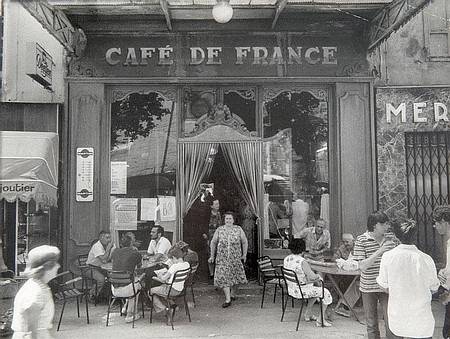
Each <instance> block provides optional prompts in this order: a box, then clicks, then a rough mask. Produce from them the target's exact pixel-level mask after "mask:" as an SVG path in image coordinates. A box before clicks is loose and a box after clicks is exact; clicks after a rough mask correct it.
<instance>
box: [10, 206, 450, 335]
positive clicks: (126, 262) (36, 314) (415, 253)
mask: <svg viewBox="0 0 450 339" xmlns="http://www.w3.org/2000/svg"><path fill="white" fill-rule="evenodd" d="M235 218H236V217H235V215H234V213H233V212H229V211H227V212H225V213H223V220H222V222H221V223H220V225H217V226H218V227H217V228H216V229H215V230H214V232H211V237H212V238H211V239H209V245H210V253H209V258H208V262H209V263H210V264H211V265H212V266H213V267H214V285H215V286H216V287H217V288H220V289H222V290H223V293H224V302H223V304H222V305H221V307H222V308H229V307H230V306H232V305H233V301H234V300H235V299H236V287H237V286H239V285H242V284H246V283H247V278H246V274H245V270H244V263H245V261H246V258H247V247H248V242H247V238H246V235H245V232H244V231H243V229H242V228H241V227H240V226H239V225H236V224H235ZM433 218H434V219H433V224H434V227H435V228H436V230H437V231H438V232H439V233H440V234H442V235H448V234H450V206H439V207H437V208H436V209H435V211H434V214H433ZM211 231H212V230H211ZM416 239H417V227H416V223H415V221H413V220H409V219H402V218H399V219H393V220H390V219H389V218H388V216H387V215H386V214H385V213H384V212H382V211H375V212H373V213H372V214H370V215H369V217H368V220H367V230H366V231H365V232H364V233H363V234H361V235H359V236H357V237H356V240H355V239H354V237H353V235H351V234H344V235H343V237H342V240H343V241H342V244H341V245H340V246H339V248H337V249H336V251H335V255H334V259H335V260H336V261H337V262H339V261H347V262H356V263H357V269H359V270H360V274H361V275H360V284H359V292H360V294H361V296H362V305H363V308H364V312H365V324H366V327H367V337H368V338H369V339H375V338H380V329H379V327H378V319H379V315H378V309H381V311H382V313H383V318H384V321H385V329H386V337H387V338H431V337H432V336H433V332H434V328H435V319H434V316H433V313H432V310H431V300H432V295H433V293H437V295H439V296H440V300H441V301H442V303H443V304H444V305H446V306H445V307H446V315H445V320H444V322H445V324H444V328H443V333H442V334H443V337H444V338H449V336H450V303H448V302H449V301H450V294H449V285H450V282H449V281H450V278H449V276H450V249H448V250H447V263H446V266H445V268H443V269H442V270H440V271H439V274H438V272H437V270H436V266H435V263H434V261H433V259H432V258H431V257H430V256H429V255H427V254H425V253H423V252H422V251H420V250H419V249H418V248H417V247H416V246H415V245H414V242H415V240H416ZM135 245H136V239H135V237H134V234H133V233H131V232H127V233H125V234H123V235H122V237H121V240H120V247H119V248H116V247H115V246H114V244H113V242H112V240H111V235H110V233H108V232H106V231H102V232H100V234H99V239H98V241H96V242H94V244H93V245H92V247H91V249H90V251H89V255H88V261H87V263H88V265H90V267H91V268H92V272H93V275H92V276H93V277H94V279H95V280H96V281H97V285H96V286H94V285H93V287H92V289H91V291H90V296H89V299H90V300H91V301H95V299H96V298H99V296H100V293H101V292H102V290H103V289H104V288H105V287H106V286H107V284H105V277H106V276H107V270H108V268H106V267H107V265H108V264H109V265H112V266H109V267H110V269H112V270H113V271H115V270H117V271H130V272H136V274H135V279H134V282H132V283H130V284H129V285H128V286H119V287H117V286H114V285H112V286H108V288H110V289H111V293H112V294H113V295H114V296H117V297H129V296H132V295H133V291H137V292H138V293H137V294H136V295H135V296H136V297H139V294H140V293H141V294H142V293H146V294H147V296H149V297H150V298H147V300H152V301H153V304H152V305H149V306H150V307H153V312H157V313H159V312H164V311H165V312H166V313H167V312H168V307H169V308H170V307H171V305H168V304H166V303H163V301H162V300H161V299H160V298H159V296H162V295H165V294H166V293H167V290H168V288H169V285H171V283H172V280H173V277H174V275H175V274H176V272H178V271H180V270H185V269H189V268H191V269H192V268H194V267H197V266H198V263H199V258H198V255H197V254H196V253H195V252H194V251H192V250H191V249H190V248H189V245H188V244H187V243H185V242H183V241H178V242H176V243H175V244H171V243H170V241H169V239H167V238H166V237H164V229H163V228H162V227H161V226H154V227H153V228H152V229H151V241H150V244H149V246H148V250H147V251H146V253H145V254H142V252H140V251H138V250H137V248H136V246H135ZM447 246H448V247H450V241H449V242H448V243H447ZM289 248H290V250H291V254H289V255H288V256H287V257H285V258H284V260H283V267H284V268H285V269H288V270H292V271H294V272H295V273H296V275H297V278H298V281H299V282H300V284H301V292H300V291H299V288H298V286H297V285H293V284H292V283H289V282H288V283H287V288H288V291H287V292H288V293H289V295H292V296H294V297H295V296H299V295H300V294H301V295H302V296H303V298H304V299H307V307H306V311H305V312H304V314H303V316H304V318H303V320H304V321H315V322H316V323H317V326H318V327H330V326H333V320H332V319H330V317H329V316H328V315H329V312H326V309H327V306H328V305H330V304H331V303H332V301H333V298H332V294H331V293H330V291H329V290H328V289H327V288H325V289H323V290H322V288H321V287H319V286H320V284H319V285H318V284H317V282H320V280H321V279H322V278H323V277H322V275H321V274H320V273H316V272H314V270H313V269H312V265H310V263H311V262H315V261H321V260H323V257H324V253H325V252H326V250H327V249H329V248H330V233H329V231H328V229H327V224H326V222H325V221H323V220H321V219H319V220H317V221H316V223H315V226H313V227H308V228H305V229H304V230H303V232H302V234H300V237H298V238H295V239H292V240H291V241H290V244H289ZM59 257H60V251H59V249H58V248H56V247H53V246H47V245H44V246H39V247H36V248H34V249H32V250H31V251H30V252H29V254H28V259H29V260H28V262H27V268H26V271H25V274H26V276H27V277H28V281H27V282H26V283H25V284H24V285H23V286H22V287H21V289H20V290H19V292H18V293H17V295H16V298H15V301H14V316H13V323H12V329H13V330H14V336H13V338H14V339H19V338H39V339H41V338H50V337H51V335H50V332H49V330H50V329H51V328H52V319H53V315H54V303H53V299H52V295H51V293H50V289H49V287H48V283H49V281H51V280H52V279H54V278H55V276H56V275H57V271H58V269H59V267H60V265H59V264H58V260H59ZM145 260H152V261H155V262H157V265H153V266H151V267H150V268H148V269H145V270H138V268H140V267H141V265H143V262H145ZM344 283H345V282H344ZM172 288H173V289H174V290H175V291H174V293H175V295H176V294H177V293H181V291H182V290H183V288H184V286H183V284H181V285H180V284H177V283H174V284H173V286H172ZM139 292H140V293H139ZM151 297H153V298H151ZM318 298H320V300H321V302H322V306H323V307H321V309H322V312H323V314H321V315H315V314H313V305H314V303H315V302H316V301H317V300H318ZM133 303H134V304H135V305H136V303H135V300H134V299H133V298H131V299H128V303H126V304H125V305H123V308H122V313H125V314H126V315H127V316H126V318H125V321H126V322H131V321H133V320H134V321H135V320H138V319H139V314H138V312H137V311H136V307H134V308H132V307H130V306H129V305H132V304H133ZM236 306H237V305H235V307H236ZM318 331H321V330H319V329H318Z"/></svg>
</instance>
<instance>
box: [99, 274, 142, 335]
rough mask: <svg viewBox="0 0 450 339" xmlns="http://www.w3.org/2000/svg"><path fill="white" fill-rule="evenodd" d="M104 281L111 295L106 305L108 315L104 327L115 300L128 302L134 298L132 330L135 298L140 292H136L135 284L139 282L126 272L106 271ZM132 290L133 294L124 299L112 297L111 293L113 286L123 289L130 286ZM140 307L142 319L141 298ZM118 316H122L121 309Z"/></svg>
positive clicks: (112, 293)
mask: <svg viewBox="0 0 450 339" xmlns="http://www.w3.org/2000/svg"><path fill="white" fill-rule="evenodd" d="M106 279H107V281H108V282H109V283H110V284H111V294H110V298H109V303H108V313H107V315H106V326H108V325H109V313H110V311H111V307H112V306H113V305H114V303H115V302H116V300H128V299H130V298H134V305H133V322H132V325H131V326H132V328H134V320H135V316H136V306H137V298H138V297H139V294H140V292H141V289H140V290H136V284H140V282H139V281H136V280H135V276H134V273H132V272H128V271H108V272H106ZM130 284H131V286H132V288H133V294H131V295H129V296H126V297H118V296H115V295H114V292H113V289H112V288H113V286H114V287H115V288H117V287H124V286H127V285H130ZM141 307H142V318H144V299H143V298H141ZM120 315H121V316H122V307H121V308H120Z"/></svg>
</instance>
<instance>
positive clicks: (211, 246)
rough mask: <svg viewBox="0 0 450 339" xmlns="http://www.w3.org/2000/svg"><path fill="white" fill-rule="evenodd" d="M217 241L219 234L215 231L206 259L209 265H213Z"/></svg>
mask: <svg viewBox="0 0 450 339" xmlns="http://www.w3.org/2000/svg"><path fill="white" fill-rule="evenodd" d="M218 241H219V234H218V232H217V230H216V231H215V232H214V236H213V238H212V239H211V243H210V250H211V255H210V257H209V259H208V261H209V262H210V263H213V262H214V260H215V258H216V248H217V242H218Z"/></svg>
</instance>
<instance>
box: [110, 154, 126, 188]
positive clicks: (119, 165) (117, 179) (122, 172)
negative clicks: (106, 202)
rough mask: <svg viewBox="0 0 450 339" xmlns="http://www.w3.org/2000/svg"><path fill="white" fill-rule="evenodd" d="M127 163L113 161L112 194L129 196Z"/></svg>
mask: <svg viewBox="0 0 450 339" xmlns="http://www.w3.org/2000/svg"><path fill="white" fill-rule="evenodd" d="M127 167H128V165H127V162H126V161H111V194H127Z"/></svg>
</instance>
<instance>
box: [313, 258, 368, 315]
mask: <svg viewBox="0 0 450 339" xmlns="http://www.w3.org/2000/svg"><path fill="white" fill-rule="evenodd" d="M306 260H307V262H308V263H309V264H310V266H311V268H312V269H313V270H314V271H316V272H318V273H321V275H322V276H323V279H324V280H325V278H326V277H328V278H329V279H330V281H331V283H332V285H333V288H334V290H335V291H336V292H337V294H338V295H339V300H338V302H337V304H336V305H340V304H341V303H343V302H345V304H346V305H347V307H348V308H349V309H350V311H351V312H352V314H353V315H354V316H355V318H356V320H357V321H358V322H359V323H361V324H362V322H361V321H360V320H359V318H358V316H357V315H356V312H355V310H354V309H353V306H352V305H351V304H350V303H349V302H348V300H347V298H346V297H345V294H346V293H347V291H349V290H351V289H352V288H353V287H354V286H355V285H356V281H357V280H358V278H359V276H360V275H361V271H360V270H353V271H346V270H343V269H340V268H339V267H338V266H337V265H336V263H331V262H322V261H315V260H311V259H306ZM341 276H347V277H353V279H352V280H351V283H350V285H349V286H348V287H347V289H346V290H345V291H344V292H342V291H341V289H340V287H339V284H338V283H337V281H336V279H339V277H341Z"/></svg>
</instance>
